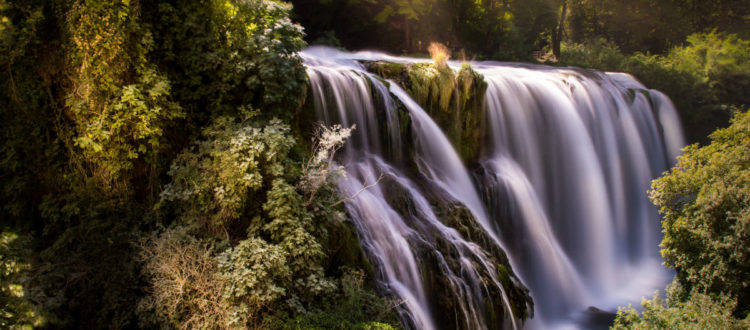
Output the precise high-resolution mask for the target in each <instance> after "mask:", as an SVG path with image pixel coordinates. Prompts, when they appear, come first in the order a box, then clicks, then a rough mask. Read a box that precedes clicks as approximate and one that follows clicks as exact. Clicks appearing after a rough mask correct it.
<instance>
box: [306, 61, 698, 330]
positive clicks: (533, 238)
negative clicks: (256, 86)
mask: <svg viewBox="0 0 750 330" xmlns="http://www.w3.org/2000/svg"><path fill="white" fill-rule="evenodd" d="M301 55H302V57H303V59H304V61H305V65H306V67H307V73H308V76H309V78H310V88H311V90H312V101H313V107H314V111H315V118H316V120H319V121H322V122H323V123H325V124H327V125H332V124H342V125H343V126H347V127H348V126H351V125H353V124H354V125H356V130H355V131H354V132H353V134H352V138H351V140H350V141H349V142H347V145H346V146H345V148H344V150H343V152H342V153H341V155H340V156H341V157H340V159H339V160H338V163H340V164H343V165H342V166H345V171H346V176H345V177H344V178H342V179H341V180H340V182H339V188H340V190H341V192H342V193H343V194H345V195H348V196H352V198H350V199H348V200H347V202H346V203H345V204H346V209H347V212H348V213H349V214H350V216H351V217H352V219H353V222H354V224H355V226H356V228H357V232H358V235H359V238H360V241H361V243H362V246H363V247H364V250H365V251H366V253H367V254H368V256H369V259H370V260H371V261H372V262H373V264H374V266H375V268H376V269H377V276H378V281H379V283H380V286H381V288H382V289H383V290H384V291H385V292H387V293H388V294H390V295H392V296H393V297H394V298H395V299H396V300H397V301H399V302H400V305H399V306H400V307H399V312H400V313H401V315H402V319H403V320H404V324H405V325H407V326H408V327H412V328H417V329H452V328H463V329H483V328H513V329H515V328H520V327H527V328H555V327H562V326H565V325H573V326H574V327H575V324H576V323H575V322H578V320H577V318H579V317H580V314H581V313H582V312H583V311H585V310H586V308H587V307H589V306H595V307H598V308H601V309H605V310H612V309H614V308H616V306H617V305H621V304H627V303H631V302H637V301H638V300H639V299H640V297H641V296H643V295H650V294H651V292H652V291H653V290H655V289H657V288H659V287H663V286H664V284H665V283H666V282H667V281H668V280H669V278H670V276H671V273H670V272H669V271H668V270H666V269H665V268H663V266H661V259H660V257H659V254H658V242H659V240H660V237H659V232H660V220H659V216H658V214H657V212H656V210H655V208H654V207H653V206H652V205H651V204H650V203H649V201H648V199H647V196H646V191H647V190H648V188H649V186H650V180H651V179H653V178H655V177H657V176H658V175H659V174H660V173H661V172H662V171H664V170H666V169H668V167H669V166H670V165H671V162H673V160H674V159H675V157H676V155H677V154H678V153H679V150H680V148H681V147H682V146H683V145H684V141H683V138H682V132H681V130H680V124H679V119H678V116H677V114H676V111H675V109H674V106H673V105H672V104H671V102H670V101H669V99H668V98H667V97H666V96H665V95H663V94H662V93H660V92H658V91H654V90H649V89H647V88H646V87H644V86H643V85H641V84H640V83H638V82H637V81H636V80H635V79H634V78H632V77H630V76H628V75H626V74H620V73H601V72H596V71H591V70H582V69H574V68H551V67H545V66H533V65H520V64H513V63H493V62H477V63H472V66H473V67H474V69H475V70H476V71H477V72H479V73H481V74H482V75H483V76H484V79H485V81H486V82H487V91H486V95H485V106H484V114H483V115H484V117H485V119H484V121H485V125H483V127H484V129H485V130H486V132H484V133H485V134H484V136H486V139H485V140H486V143H484V144H483V145H482V146H477V147H478V148H481V149H482V152H481V155H482V156H481V157H480V159H478V160H477V162H476V164H475V165H473V166H472V168H471V171H469V169H467V167H466V166H465V164H464V162H463V161H462V159H461V158H460V157H459V155H458V153H457V152H456V150H455V148H454V146H453V145H452V144H451V142H450V140H449V139H448V138H447V137H446V135H445V134H444V133H443V131H442V130H441V129H440V127H439V126H438V124H436V123H435V121H433V119H432V118H430V116H429V115H428V114H427V112H426V111H425V110H424V109H423V108H422V107H421V106H420V105H419V104H418V103H417V102H416V101H415V100H413V99H412V98H411V97H410V96H409V94H408V93H407V92H406V91H405V90H403V89H402V88H401V87H400V86H399V85H398V84H397V83H396V82H393V81H387V80H385V79H383V78H382V77H378V76H376V75H374V74H372V73H370V72H367V70H365V69H364V67H363V66H362V65H361V64H360V63H359V62H358V60H385V61H389V62H394V63H415V62H420V61H424V60H421V59H410V58H399V57H393V56H388V55H385V54H380V53H374V52H360V53H344V52H339V51H335V50H332V49H329V48H310V49H308V50H306V51H304V52H303V53H302V54H301ZM451 66H453V67H454V68H457V67H458V66H460V63H451ZM365 187H366V189H363V188H365ZM506 253H507V255H506ZM526 287H528V290H529V291H530V295H531V297H532V298H533V304H532V302H531V300H530V299H528V296H527V293H526V292H527V291H526ZM532 309H533V311H532ZM532 313H533V314H532ZM523 314H528V315H535V317H534V318H533V319H532V321H530V322H528V321H527V322H526V323H522V322H520V321H519V320H520V319H522V318H523V317H525V316H527V315H523Z"/></svg>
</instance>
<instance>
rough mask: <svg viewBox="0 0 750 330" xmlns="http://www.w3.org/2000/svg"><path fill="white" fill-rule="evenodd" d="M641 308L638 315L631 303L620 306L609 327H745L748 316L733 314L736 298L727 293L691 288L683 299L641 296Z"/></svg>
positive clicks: (749, 321) (748, 322) (747, 323)
mask: <svg viewBox="0 0 750 330" xmlns="http://www.w3.org/2000/svg"><path fill="white" fill-rule="evenodd" d="M641 304H642V305H643V312H642V313H641V314H640V315H638V311H636V310H635V309H634V308H633V307H627V308H620V309H619V310H618V311H617V318H616V319H615V324H614V325H613V326H612V328H611V329H694V330H698V329H727V330H729V329H738V330H739V329H747V328H748V327H750V320H738V319H735V318H734V317H733V316H732V310H733V309H734V307H735V305H736V302H735V301H733V300H731V299H730V298H727V297H724V296H722V297H719V298H718V299H714V298H712V297H711V296H709V295H706V294H702V293H697V292H693V293H692V294H691V295H690V297H689V299H688V300H687V301H686V302H680V301H673V300H671V299H667V300H666V301H664V299H662V298H660V297H659V294H658V293H656V294H654V297H653V299H652V300H646V299H643V301H642V303H641Z"/></svg>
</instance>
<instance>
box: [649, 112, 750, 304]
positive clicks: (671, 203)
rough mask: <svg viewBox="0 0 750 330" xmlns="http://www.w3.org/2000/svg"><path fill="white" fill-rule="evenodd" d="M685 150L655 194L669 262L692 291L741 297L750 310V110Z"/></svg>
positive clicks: (657, 183) (653, 190)
mask: <svg viewBox="0 0 750 330" xmlns="http://www.w3.org/2000/svg"><path fill="white" fill-rule="evenodd" d="M711 139H712V140H713V141H712V142H711V144H710V145H708V146H705V147H698V146H697V145H691V146H688V147H686V148H685V149H684V152H685V153H684V154H683V155H682V156H680V157H679V158H678V162H677V165H676V166H675V167H674V168H672V170H671V171H670V172H669V173H666V175H665V176H663V177H661V178H659V179H656V180H654V182H653V184H652V188H651V191H650V194H649V197H650V198H651V200H652V201H653V202H654V204H656V205H657V206H658V207H659V208H660V209H659V212H660V213H661V214H662V216H663V222H662V226H663V231H664V239H663V241H662V243H661V246H662V256H664V258H665V264H666V265H667V266H669V267H672V268H675V269H676V270H677V279H678V280H679V282H680V283H681V284H682V285H683V286H684V287H685V288H687V289H689V290H698V291H699V292H706V293H710V294H715V295H719V294H726V295H729V296H732V297H736V299H737V309H736V311H735V313H736V315H738V316H744V315H745V314H747V312H748V311H750V281H748V277H749V276H750V112H745V113H737V115H736V116H735V118H734V119H733V122H732V125H731V126H729V127H728V128H725V129H720V130H718V131H716V132H714V133H713V134H711Z"/></svg>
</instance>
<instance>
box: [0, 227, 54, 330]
mask: <svg viewBox="0 0 750 330" xmlns="http://www.w3.org/2000/svg"><path fill="white" fill-rule="evenodd" d="M30 241H31V238H30V237H26V236H19V235H18V234H16V233H14V232H11V231H6V230H3V231H2V232H0V327H2V328H4V329H32V328H33V327H41V326H43V325H44V324H45V323H46V320H45V318H44V317H43V316H42V315H40V311H38V310H37V308H36V306H35V305H34V304H33V303H32V302H31V300H30V299H29V298H30V297H28V295H29V293H28V292H27V290H28V288H24V286H25V285H27V284H28V283H27V282H28V281H29V280H30V277H31V276H30V274H29V271H30V270H31V263H30V259H31V256H30V255H29V254H30V253H29V252H30V248H31V246H30V243H31V242H30Z"/></svg>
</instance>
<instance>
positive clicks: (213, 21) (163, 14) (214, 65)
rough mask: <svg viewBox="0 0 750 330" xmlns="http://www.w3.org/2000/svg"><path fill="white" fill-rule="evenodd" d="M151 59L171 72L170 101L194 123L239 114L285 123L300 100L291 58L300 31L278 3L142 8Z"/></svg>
mask: <svg viewBox="0 0 750 330" xmlns="http://www.w3.org/2000/svg"><path fill="white" fill-rule="evenodd" d="M146 6H148V8H149V10H148V11H147V14H146V15H148V20H149V22H151V23H152V24H153V27H154V29H153V31H154V40H155V42H156V45H157V47H156V49H155V54H157V56H158V58H160V59H161V61H163V62H164V63H163V65H164V66H166V67H168V68H170V71H169V77H170V80H172V81H173V82H175V95H176V96H177V98H178V99H179V100H181V104H182V106H183V107H185V108H186V109H187V110H188V113H189V116H191V117H192V118H193V119H195V120H197V121H198V123H205V122H206V121H207V120H208V119H210V118H211V117H212V116H215V115H227V114H235V113H236V110H237V109H238V108H240V107H251V108H255V109H263V111H264V115H267V116H266V117H265V118H266V119H270V118H271V117H278V118H281V119H283V120H289V119H291V118H292V116H293V115H294V114H295V113H296V111H297V110H298V109H299V108H300V106H301V104H302V101H303V100H304V98H305V92H306V82H307V75H306V74H305V69H304V67H303V66H302V61H301V59H300V58H299V56H298V55H297V52H298V51H300V50H301V49H302V48H303V47H304V46H305V42H304V40H303V39H302V37H303V35H304V34H303V31H302V27H300V26H299V25H296V24H294V23H292V21H291V20H290V19H289V11H290V10H291V5H289V4H288V3H285V2H282V1H276V0H231V1H223V0H208V1H200V0H190V1H178V2H173V3H171V4H169V3H159V2H154V3H149V4H146Z"/></svg>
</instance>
